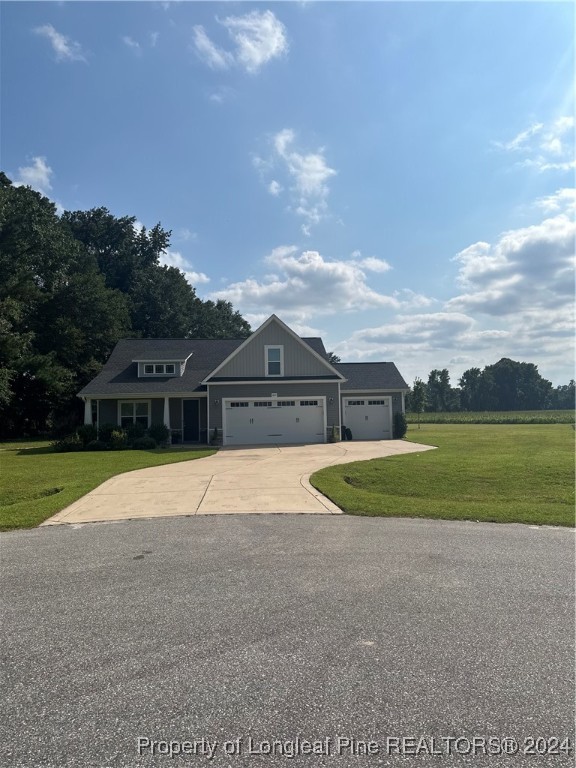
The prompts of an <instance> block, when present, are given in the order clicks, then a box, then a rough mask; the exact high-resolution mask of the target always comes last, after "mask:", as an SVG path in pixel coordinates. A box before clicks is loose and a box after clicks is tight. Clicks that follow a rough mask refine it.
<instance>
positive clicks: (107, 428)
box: [98, 424, 118, 443]
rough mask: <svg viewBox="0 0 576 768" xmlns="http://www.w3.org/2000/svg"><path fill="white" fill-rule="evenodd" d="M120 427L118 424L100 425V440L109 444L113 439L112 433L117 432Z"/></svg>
mask: <svg viewBox="0 0 576 768" xmlns="http://www.w3.org/2000/svg"><path fill="white" fill-rule="evenodd" d="M117 429H118V427H117V426H116V424H100V427H99V428H98V440H102V442H103V443H109V442H110V439H111V437H112V432H116V430H117Z"/></svg>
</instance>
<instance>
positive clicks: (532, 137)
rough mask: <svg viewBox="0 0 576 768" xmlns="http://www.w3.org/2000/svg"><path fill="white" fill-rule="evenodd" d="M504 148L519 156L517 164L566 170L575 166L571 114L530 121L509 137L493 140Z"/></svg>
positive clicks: (550, 169)
mask: <svg viewBox="0 0 576 768" xmlns="http://www.w3.org/2000/svg"><path fill="white" fill-rule="evenodd" d="M493 144H494V146H495V147H497V148H498V149H501V150H503V151H505V152H512V153H516V154H517V155H521V156H523V159H521V160H518V162H517V163H516V165H517V166H519V167H522V168H534V169H536V170H537V171H540V172H544V171H569V170H571V169H572V168H575V167H576V161H575V159H574V118H573V117H571V116H567V115H565V116H562V117H559V118H557V119H556V120H554V121H552V122H550V123H549V124H544V123H533V124H532V125H531V126H530V127H529V128H527V129H526V130H524V131H520V133H518V134H517V135H516V136H514V138H512V139H510V140H509V141H504V142H502V141H495V142H493Z"/></svg>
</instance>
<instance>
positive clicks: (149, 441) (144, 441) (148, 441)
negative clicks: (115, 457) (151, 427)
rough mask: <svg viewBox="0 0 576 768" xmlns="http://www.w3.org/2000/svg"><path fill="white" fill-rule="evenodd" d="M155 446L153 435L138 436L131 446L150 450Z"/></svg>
mask: <svg viewBox="0 0 576 768" xmlns="http://www.w3.org/2000/svg"><path fill="white" fill-rule="evenodd" d="M156 447H157V444H156V440H154V438H153V437H139V438H137V439H136V440H134V442H133V443H132V448H134V450H136V451H151V450H152V449H153V448H156Z"/></svg>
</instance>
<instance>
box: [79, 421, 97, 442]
mask: <svg viewBox="0 0 576 768" xmlns="http://www.w3.org/2000/svg"><path fill="white" fill-rule="evenodd" d="M78 437H79V438H80V440H81V441H82V445H83V446H84V447H86V446H87V445H88V443H92V442H94V440H97V439H98V430H97V429H96V427H95V426H94V425H93V424H82V425H81V426H79V427H78Z"/></svg>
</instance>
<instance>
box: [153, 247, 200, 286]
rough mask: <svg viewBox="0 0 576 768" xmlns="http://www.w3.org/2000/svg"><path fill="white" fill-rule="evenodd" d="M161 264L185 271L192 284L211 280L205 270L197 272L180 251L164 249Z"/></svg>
mask: <svg viewBox="0 0 576 768" xmlns="http://www.w3.org/2000/svg"><path fill="white" fill-rule="evenodd" d="M159 260H160V264H163V265H165V266H167V267H176V268H177V269H179V270H180V271H181V272H183V273H184V276H185V277H186V280H187V281H188V282H189V283H190V285H191V286H193V287H196V286H198V285H204V284H206V283H209V282H210V278H209V277H208V276H207V275H205V274H204V272H196V271H195V270H194V269H193V268H192V265H191V264H190V263H189V262H188V261H187V259H185V258H184V256H182V254H181V253H180V252H179V251H164V252H163V253H162V254H161V255H160V259H159Z"/></svg>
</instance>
